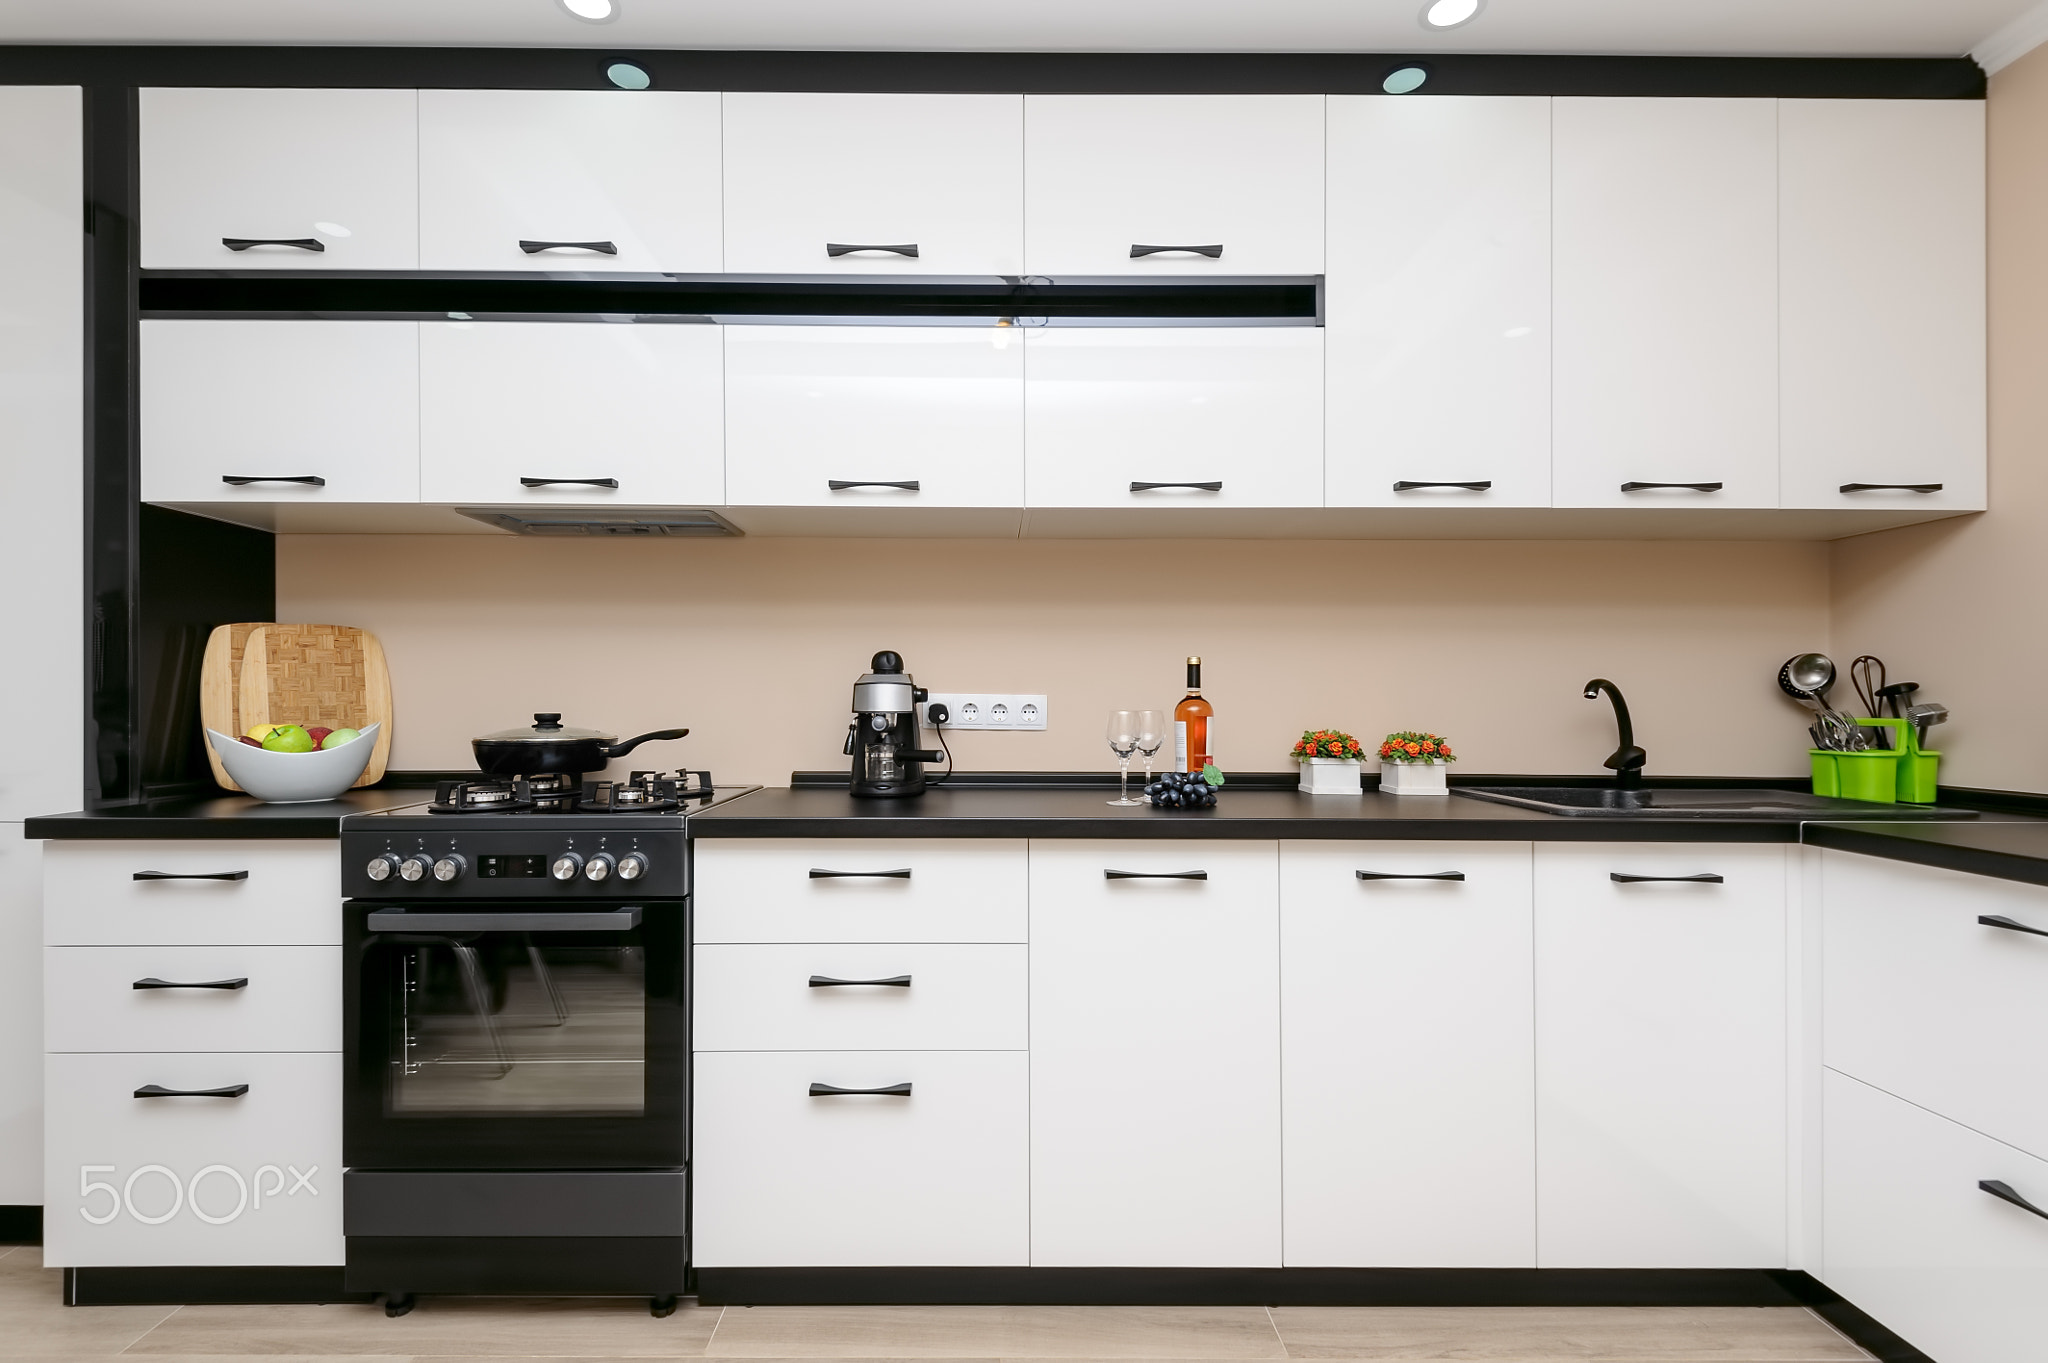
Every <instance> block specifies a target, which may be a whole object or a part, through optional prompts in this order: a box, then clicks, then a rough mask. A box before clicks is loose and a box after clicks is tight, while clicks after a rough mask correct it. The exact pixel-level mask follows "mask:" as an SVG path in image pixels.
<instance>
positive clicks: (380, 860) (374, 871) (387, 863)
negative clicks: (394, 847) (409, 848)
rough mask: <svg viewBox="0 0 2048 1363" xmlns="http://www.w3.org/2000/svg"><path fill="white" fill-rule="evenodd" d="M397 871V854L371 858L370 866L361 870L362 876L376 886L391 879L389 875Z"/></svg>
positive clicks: (391, 853)
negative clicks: (373, 882)
mask: <svg viewBox="0 0 2048 1363" xmlns="http://www.w3.org/2000/svg"><path fill="white" fill-rule="evenodd" d="M397 869H398V853H396V852H386V853H385V854H384V855H383V856H381V857H372V858H371V859H370V864H369V865H368V866H365V867H364V868H363V874H364V875H366V876H368V877H369V878H370V879H372V880H374V881H376V882H377V883H378V884H380V885H381V884H383V883H384V882H385V881H387V880H389V879H391V873H392V872H393V871H396V870H397Z"/></svg>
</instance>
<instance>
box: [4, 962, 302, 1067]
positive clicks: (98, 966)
mask: <svg viewBox="0 0 2048 1363" xmlns="http://www.w3.org/2000/svg"><path fill="white" fill-rule="evenodd" d="M42 954H43V984H44V993H45V995H46V996H47V997H48V999H49V1001H50V1002H49V1009H48V1013H47V1024H46V1028H45V1040H44V1046H45V1048H46V1049H48V1050H50V1051H138V1052H139V1051H338V1050H340V1049H341V1008H342V1004H341V977H342V964H341V948H340V947H248V946H191V947H188V946H149V947H122V946H108V947H45V948H44V949H43V953H42ZM148 981H155V982H156V983H154V984H150V983H145V982H148ZM238 981H239V983H237V982H238Z"/></svg>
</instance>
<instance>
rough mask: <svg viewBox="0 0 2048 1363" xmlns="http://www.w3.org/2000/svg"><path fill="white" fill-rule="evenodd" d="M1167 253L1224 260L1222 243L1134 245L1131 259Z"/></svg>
mask: <svg viewBox="0 0 2048 1363" xmlns="http://www.w3.org/2000/svg"><path fill="white" fill-rule="evenodd" d="M1167 252H1172V253H1174V254H1176V255H1178V254H1180V253H1183V252H1185V253H1186V254H1188V255H1191V256H1207V257H1209V259H1211V260H1221V259H1223V246H1222V244H1221V243H1220V242H1219V243H1218V244H1216V245H1214V246H1139V245H1136V244H1135V243H1134V244H1133V245H1132V246H1131V259H1132V260H1137V259H1139V258H1140V257H1141V256H1156V255H1161V254H1164V253H1167Z"/></svg>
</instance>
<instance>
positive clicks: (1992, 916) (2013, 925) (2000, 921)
mask: <svg viewBox="0 0 2048 1363" xmlns="http://www.w3.org/2000/svg"><path fill="white" fill-rule="evenodd" d="M1977 921H1978V922H1979V923H1982V924H1983V925H1984V926H1985V927H1987V928H2004V929H2005V930H2006V931H2007V932H2030V933H2032V934H2033V935H2034V936H2036V937H2048V930H2044V929H2041V928H2030V927H2028V926H2027V925H2026V924H2025V923H2022V922H2020V921H2019V920H2017V919H2014V918H2007V917H2006V916H2005V915H2004V914H2002V913H1980V914H1978V915H1977Z"/></svg>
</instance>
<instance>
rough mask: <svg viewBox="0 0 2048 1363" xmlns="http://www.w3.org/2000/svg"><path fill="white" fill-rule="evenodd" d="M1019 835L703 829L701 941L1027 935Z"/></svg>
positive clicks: (697, 902) (697, 909)
mask: <svg viewBox="0 0 2048 1363" xmlns="http://www.w3.org/2000/svg"><path fill="white" fill-rule="evenodd" d="M1025 846H1026V844H1025V842H1024V840H1023V839H1022V838H699V839H698V840H697V842H696V843H695V844H694V849H693V856H694V859H695V865H694V868H693V869H694V870H695V873H696V874H695V879H694V881H693V882H692V886H693V888H692V895H691V907H692V909H693V911H694V914H695V920H696V927H695V932H696V940H697V941H698V942H1022V941H1024V940H1025V937H1026V913H1025V903H1026V884H1025V875H1026V865H1027V863H1026V861H1025Z"/></svg>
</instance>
